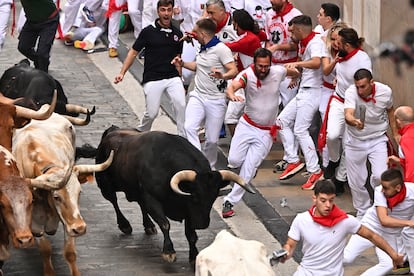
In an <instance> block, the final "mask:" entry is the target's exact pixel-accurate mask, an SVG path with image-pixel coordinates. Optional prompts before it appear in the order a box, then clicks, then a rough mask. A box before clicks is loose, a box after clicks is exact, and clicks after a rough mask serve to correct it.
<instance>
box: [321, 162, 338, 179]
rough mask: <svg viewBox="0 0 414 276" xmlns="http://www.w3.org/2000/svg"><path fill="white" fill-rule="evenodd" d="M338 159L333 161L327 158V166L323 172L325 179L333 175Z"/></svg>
mask: <svg viewBox="0 0 414 276" xmlns="http://www.w3.org/2000/svg"><path fill="white" fill-rule="evenodd" d="M339 161H340V160H338V161H336V162H334V161H331V160H329V163H328V166H327V167H326V169H325V171H324V172H323V177H324V178H325V179H331V178H332V177H333V176H334V175H335V170H336V168H337V167H338V166H339Z"/></svg>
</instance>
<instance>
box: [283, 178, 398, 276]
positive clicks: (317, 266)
mask: <svg viewBox="0 0 414 276" xmlns="http://www.w3.org/2000/svg"><path fill="white" fill-rule="evenodd" d="M335 192H336V191H335V185H334V184H333V183H332V181H331V180H320V181H318V182H317V183H316V185H315V189H314V195H313V196H312V199H313V203H314V205H313V206H312V207H311V208H310V209H309V210H308V211H306V212H303V213H300V214H298V215H297V216H296V218H295V219H294V220H293V222H292V225H291V227H290V230H289V232H288V239H287V241H286V244H285V245H284V246H283V248H284V249H286V250H287V251H288V254H287V256H286V258H285V259H282V262H284V261H285V260H286V259H288V258H290V257H292V255H293V252H294V250H295V248H296V246H297V244H298V242H299V241H303V245H302V252H303V258H302V261H301V262H300V264H299V266H298V269H297V271H296V272H295V274H294V276H307V275H318V276H325V275H326V276H332V275H336V276H342V275H344V268H343V253H344V248H345V244H346V238H347V236H348V235H349V234H358V235H360V236H362V237H364V238H366V239H368V240H370V241H371V242H372V243H374V244H375V245H376V246H378V247H379V248H381V249H383V250H384V251H385V252H387V254H388V255H389V256H391V258H392V259H393V261H394V263H395V265H398V264H401V263H402V262H403V259H404V256H403V255H400V254H398V253H397V252H396V251H395V250H394V249H393V248H392V247H391V246H390V245H389V244H388V243H387V241H386V240H384V239H383V238H382V237H381V236H380V235H378V234H376V233H375V232H373V231H371V230H370V229H369V228H367V227H365V226H364V225H362V224H361V223H360V222H359V221H358V220H357V219H356V218H355V217H353V216H350V215H347V214H346V213H345V212H344V211H342V210H341V209H340V208H339V207H337V206H336V205H335V204H334V199H335V197H336V195H335Z"/></svg>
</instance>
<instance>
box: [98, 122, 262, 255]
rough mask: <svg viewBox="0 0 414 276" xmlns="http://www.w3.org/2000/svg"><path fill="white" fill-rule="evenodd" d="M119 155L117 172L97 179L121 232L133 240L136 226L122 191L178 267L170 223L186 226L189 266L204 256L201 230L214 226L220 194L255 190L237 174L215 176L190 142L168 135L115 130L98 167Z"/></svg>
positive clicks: (105, 138) (104, 142)
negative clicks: (233, 186)
mask: <svg viewBox="0 0 414 276" xmlns="http://www.w3.org/2000/svg"><path fill="white" fill-rule="evenodd" d="M111 149H115V156H114V159H113V162H112V164H111V166H110V167H109V168H108V169H107V170H105V171H103V172H98V173H96V182H97V183H98V186H99V188H100V189H101V192H102V195H103V196H104V197H105V198H106V199H107V200H109V201H110V202H111V203H112V205H113V206H114V208H115V212H116V217H117V223H118V227H119V229H120V230H121V231H122V232H124V233H126V234H130V233H131V232H132V228H131V224H130V223H129V221H128V220H127V219H126V218H125V217H124V215H123V214H122V212H121V211H120V209H119V206H118V203H117V196H116V192H117V191H123V192H124V193H125V195H126V198H127V200H128V201H137V202H138V204H139V205H140V207H141V212H142V216H143V225H144V229H145V233H146V234H149V235H150V234H155V233H156V232H157V230H156V228H155V225H154V223H153V222H152V220H151V219H150V217H149V216H151V218H152V219H154V221H155V222H156V223H157V224H158V226H159V227H160V229H161V231H162V233H163V235H164V246H163V250H162V257H163V259H164V260H166V261H168V262H173V261H175V258H176V254H175V250H174V246H173V243H172V241H171V239H170V236H169V230H170V223H169V221H168V219H167V217H168V218H170V219H172V220H175V221H180V222H182V221H183V220H184V222H185V235H186V238H187V240H188V243H189V247H190V252H189V260H190V262H194V261H195V258H196V256H197V254H198V250H197V248H196V242H197V239H198V237H197V233H196V231H195V229H205V228H207V227H208V226H209V224H210V211H211V208H212V205H213V203H214V201H215V200H216V198H217V196H218V195H219V190H220V189H221V188H223V187H225V186H226V185H228V184H229V183H230V181H235V182H236V183H238V184H239V185H241V186H242V187H243V188H245V189H246V190H247V191H249V192H252V193H254V191H253V189H252V188H251V187H250V186H249V185H247V184H245V182H244V181H243V180H242V179H241V178H240V177H239V176H238V175H237V174H235V173H232V172H230V171H226V170H223V171H212V170H211V168H210V165H209V163H208V161H207V159H206V158H205V157H204V155H203V154H202V153H201V152H200V151H199V150H198V149H197V148H195V147H194V146H193V145H191V144H190V143H189V142H188V141H187V140H186V139H185V138H183V137H180V136H177V135H172V134H168V133H165V132H158V131H153V132H146V133H139V132H137V131H136V130H131V129H119V128H117V127H114V126H112V127H111V128H110V129H108V130H106V131H105V133H104V134H103V136H102V140H101V142H100V144H99V146H98V150H97V156H96V163H100V162H102V161H104V160H106V158H107V157H108V155H109V152H110V150H111Z"/></svg>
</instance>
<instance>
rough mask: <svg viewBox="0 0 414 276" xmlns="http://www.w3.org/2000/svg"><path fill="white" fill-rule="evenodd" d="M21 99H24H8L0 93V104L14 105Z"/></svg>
mask: <svg viewBox="0 0 414 276" xmlns="http://www.w3.org/2000/svg"><path fill="white" fill-rule="evenodd" d="M22 99H24V98H23V97H22V98H17V99H10V98H8V97H5V96H4V95H3V93H1V92H0V102H1V103H5V104H15V103H16V102H17V101H20V100H22Z"/></svg>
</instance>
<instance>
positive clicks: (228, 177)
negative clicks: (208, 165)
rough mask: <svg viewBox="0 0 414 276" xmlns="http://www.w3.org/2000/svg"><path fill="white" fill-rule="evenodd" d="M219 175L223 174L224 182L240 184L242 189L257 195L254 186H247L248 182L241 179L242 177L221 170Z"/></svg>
mask: <svg viewBox="0 0 414 276" xmlns="http://www.w3.org/2000/svg"><path fill="white" fill-rule="evenodd" d="M219 173H220V174H221V177H222V178H223V180H228V181H233V182H234V183H237V184H239V185H240V187H242V188H243V189H245V190H246V191H248V192H249V193H252V194H255V193H256V192H255V191H254V190H253V188H252V186H251V185H249V184H247V183H246V181H244V179H243V178H241V177H240V175H238V174H236V173H234V172H232V171H228V170H220V171H219Z"/></svg>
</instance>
